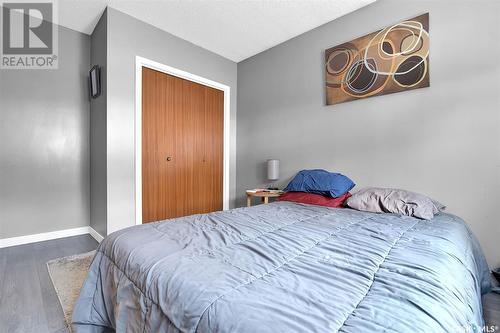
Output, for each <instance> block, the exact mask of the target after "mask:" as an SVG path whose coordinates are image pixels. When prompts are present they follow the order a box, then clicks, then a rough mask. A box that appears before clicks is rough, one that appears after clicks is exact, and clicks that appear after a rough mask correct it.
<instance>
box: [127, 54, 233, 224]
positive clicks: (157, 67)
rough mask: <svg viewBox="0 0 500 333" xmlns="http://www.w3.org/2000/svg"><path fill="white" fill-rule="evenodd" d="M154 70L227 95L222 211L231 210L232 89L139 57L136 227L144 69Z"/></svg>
mask: <svg viewBox="0 0 500 333" xmlns="http://www.w3.org/2000/svg"><path fill="white" fill-rule="evenodd" d="M143 67H147V68H151V69H154V70H157V71H160V72H163V73H166V74H169V75H173V76H177V77H180V78H182V79H186V80H189V81H192V82H196V83H200V84H202V85H205V86H208V87H212V88H215V89H218V90H222V91H223V92H224V157H223V177H222V179H223V181H222V182H223V184H222V191H223V193H222V207H223V208H222V209H224V210H226V209H228V208H229V152H230V149H229V148H230V147H229V144H230V140H229V135H230V134H229V133H230V128H229V127H230V124H231V122H230V120H229V117H230V114H231V112H230V94H231V88H230V87H229V86H227V85H225V84H222V83H219V82H215V81H212V80H209V79H206V78H204V77H201V76H198V75H195V74H192V73H189V72H185V71H183V70H180V69H177V68H174V67H170V66H167V65H164V64H161V63H159V62H156V61H153V60H150V59H146V58H143V57H139V56H136V57H135V224H142V68H143Z"/></svg>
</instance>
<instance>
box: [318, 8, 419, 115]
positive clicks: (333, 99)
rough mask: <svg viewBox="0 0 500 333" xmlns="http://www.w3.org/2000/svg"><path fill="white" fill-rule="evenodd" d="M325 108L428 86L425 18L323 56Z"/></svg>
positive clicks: (331, 49) (393, 26)
mask: <svg viewBox="0 0 500 333" xmlns="http://www.w3.org/2000/svg"><path fill="white" fill-rule="evenodd" d="M325 65H326V66H325V73H326V97H327V104H329V105H330V104H338V103H342V102H346V101H350V100H356V99H360V98H366V97H370V96H377V95H384V94H390V93H395V92H400V91H405V90H410V89H416V88H423V87H428V86H429V14H424V15H421V16H418V17H415V18H413V19H410V20H408V21H403V22H401V23H398V24H395V25H392V26H390V27H387V28H385V29H382V30H380V31H378V32H374V33H372V34H369V35H366V36H363V37H360V38H357V39H355V40H353V41H351V42H348V43H344V44H342V45H339V46H336V47H332V48H330V49H328V50H326V52H325Z"/></svg>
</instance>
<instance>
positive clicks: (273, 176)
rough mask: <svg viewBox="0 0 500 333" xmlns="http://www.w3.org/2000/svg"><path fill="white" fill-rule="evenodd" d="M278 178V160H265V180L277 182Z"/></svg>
mask: <svg viewBox="0 0 500 333" xmlns="http://www.w3.org/2000/svg"><path fill="white" fill-rule="evenodd" d="M279 178H280V160H267V179H269V180H278V179H279Z"/></svg>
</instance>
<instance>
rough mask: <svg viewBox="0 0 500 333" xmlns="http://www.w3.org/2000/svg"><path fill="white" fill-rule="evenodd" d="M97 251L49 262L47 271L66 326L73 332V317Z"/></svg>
mask: <svg viewBox="0 0 500 333" xmlns="http://www.w3.org/2000/svg"><path fill="white" fill-rule="evenodd" d="M94 255H95V251H91V252H87V253H82V254H77V255H74V256H69V257H63V258H58V259H54V260H51V261H49V262H47V269H48V270H49V276H50V278H51V280H52V284H53V285H54V288H55V290H56V294H57V297H58V298H59V302H60V303H61V307H62V309H63V312H64V318H65V319H66V325H67V327H68V329H69V330H70V331H71V316H72V315H73V308H74V306H75V303H76V300H77V299H78V296H79V295H80V289H82V285H83V282H84V281H85V278H86V277H87V272H88V270H89V267H90V264H91V263H92V259H94Z"/></svg>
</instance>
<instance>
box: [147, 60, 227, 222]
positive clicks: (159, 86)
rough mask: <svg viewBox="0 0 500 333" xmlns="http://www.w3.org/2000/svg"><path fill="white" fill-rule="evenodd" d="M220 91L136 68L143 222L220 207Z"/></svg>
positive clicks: (222, 115)
mask: <svg viewBox="0 0 500 333" xmlns="http://www.w3.org/2000/svg"><path fill="white" fill-rule="evenodd" d="M223 119H224V93H223V92H222V91H220V90H217V89H214V88H210V87H207V86H204V85H201V84H198V83H195V82H191V81H188V80H184V79H181V78H178V77H175V76H171V75H168V74H165V73H161V72H158V71H155V70H152V69H149V68H143V71H142V216H143V222H144V223H146V222H152V221H160V220H164V219H167V218H173V217H179V216H186V215H192V214H198V213H207V212H211V211H216V210H221V209H222V181H223V180H222V177H223V163H222V160H223V130H224V129H223V124H224V120H223Z"/></svg>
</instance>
